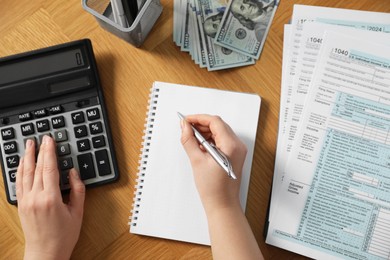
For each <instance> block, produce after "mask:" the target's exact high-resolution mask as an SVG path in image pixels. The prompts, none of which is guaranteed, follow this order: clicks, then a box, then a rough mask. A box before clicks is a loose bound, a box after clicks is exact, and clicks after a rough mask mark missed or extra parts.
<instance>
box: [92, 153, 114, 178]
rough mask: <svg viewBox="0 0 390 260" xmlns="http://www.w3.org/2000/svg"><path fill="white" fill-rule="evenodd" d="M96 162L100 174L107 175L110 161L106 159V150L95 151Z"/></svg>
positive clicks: (109, 170) (109, 169) (109, 171)
mask: <svg viewBox="0 0 390 260" xmlns="http://www.w3.org/2000/svg"><path fill="white" fill-rule="evenodd" d="M95 157H96V163H97V167H98V171H99V175H100V176H104V175H108V174H110V173H111V167H110V162H109V160H108V154H107V150H105V149H104V150H100V151H96V152H95Z"/></svg>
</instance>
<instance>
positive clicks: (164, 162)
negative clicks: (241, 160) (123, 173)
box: [130, 82, 261, 245]
mask: <svg viewBox="0 0 390 260" xmlns="http://www.w3.org/2000/svg"><path fill="white" fill-rule="evenodd" d="M149 103H150V104H149V109H148V113H147V118H146V125H145V136H144V143H143V149H142V153H141V160H140V169H139V173H138V184H137V185H136V191H135V196H134V204H133V210H132V214H131V216H130V232H131V233H133V234H140V235H147V236H155V237H161V238H166V239H173V240H179V241H185V242H191V243H198V244H205V245H210V239H209V233H208V227H207V219H206V215H205V213H204V210H203V207H202V204H201V201H200V198H199V195H198V192H197V190H196V187H195V183H194V179H193V175H192V169H191V165H190V161H189V159H188V157H187V154H186V153H185V151H184V148H183V147H182V145H181V143H180V137H181V128H180V119H179V117H178V115H177V112H180V113H182V114H183V115H190V114H203V113H204V114H212V115H219V116H220V117H221V118H222V119H223V120H224V121H225V122H226V123H228V124H229V125H230V126H231V127H232V129H233V130H234V132H235V133H236V134H237V135H238V136H239V137H240V139H241V140H242V141H243V142H244V143H245V144H246V146H247V148H248V154H247V157H246V160H245V164H244V168H243V177H242V181H241V190H240V201H241V205H242V208H243V209H245V205H246V199H247V193H248V186H249V177H250V171H251V167H252V158H253V150H254V144H255V139H256V131H257V124H258V119H259V113H260V103H261V99H260V97H259V96H258V95H255V94H246V93H239V92H231V91H222V90H216V89H210V88H201V87H191V86H184V85H177V84H170V83H162V82H155V83H154V85H153V87H152V89H151V94H150V100H149ZM226 178H228V176H227V175H226Z"/></svg>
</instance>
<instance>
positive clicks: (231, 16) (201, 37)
mask: <svg viewBox="0 0 390 260" xmlns="http://www.w3.org/2000/svg"><path fill="white" fill-rule="evenodd" d="M278 4H279V0H246V1H243V0H175V1H174V15H173V23H174V24H173V27H174V29H173V40H174V42H175V43H176V44H177V45H178V46H179V47H180V48H181V51H184V52H189V53H190V55H191V57H192V59H193V60H194V62H195V63H196V64H198V65H199V66H200V67H201V68H206V67H207V69H208V70H209V71H213V70H221V69H228V68H233V67H240V66H246V65H251V64H254V63H255V60H257V59H259V57H260V53H261V50H262V48H263V45H264V42H265V39H266V36H267V33H268V29H269V27H270V25H271V22H272V18H273V16H274V14H275V12H276V8H277V6H278Z"/></svg>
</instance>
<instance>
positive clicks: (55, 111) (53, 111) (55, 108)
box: [49, 105, 62, 115]
mask: <svg viewBox="0 0 390 260" xmlns="http://www.w3.org/2000/svg"><path fill="white" fill-rule="evenodd" d="M49 112H50V114H52V115H55V114H59V113H61V112H62V106H60V105H58V106H52V107H50V108H49Z"/></svg>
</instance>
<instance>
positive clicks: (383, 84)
mask: <svg viewBox="0 0 390 260" xmlns="http://www.w3.org/2000/svg"><path fill="white" fill-rule="evenodd" d="M323 39H324V41H323V44H322V47H321V53H320V58H319V59H318V62H317V63H316V70H315V73H314V75H313V78H312V82H311V84H310V91H309V93H308V96H307V98H306V103H305V107H306V109H304V112H303V114H302V122H301V125H300V127H299V129H300V130H299V131H298V132H297V135H296V139H295V142H294V144H293V146H292V150H291V154H290V156H289V159H288V162H287V164H286V171H285V177H284V181H283V183H282V186H281V187H280V190H279V194H278V199H279V203H278V204H277V209H276V212H275V214H274V216H273V218H272V220H271V222H270V226H269V230H268V235H267V240H266V242H267V243H269V244H271V245H275V246H278V247H281V248H284V249H287V250H290V251H293V252H297V253H299V254H303V255H306V256H309V257H312V258H317V259H388V257H389V254H390V239H389V238H390V228H389V227H390V196H389V194H390V47H389V46H386V45H380V44H377V43H373V42H369V41H364V40H362V39H361V38H354V37H350V36H346V35H345V34H339V33H336V32H327V33H326V34H325V36H324V38H323Z"/></svg>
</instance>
